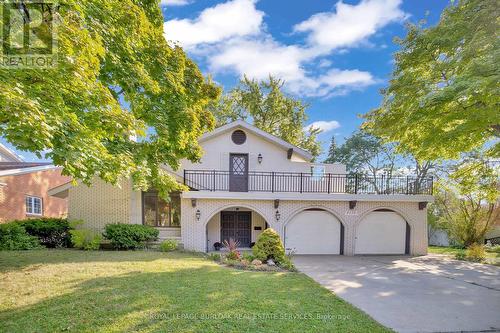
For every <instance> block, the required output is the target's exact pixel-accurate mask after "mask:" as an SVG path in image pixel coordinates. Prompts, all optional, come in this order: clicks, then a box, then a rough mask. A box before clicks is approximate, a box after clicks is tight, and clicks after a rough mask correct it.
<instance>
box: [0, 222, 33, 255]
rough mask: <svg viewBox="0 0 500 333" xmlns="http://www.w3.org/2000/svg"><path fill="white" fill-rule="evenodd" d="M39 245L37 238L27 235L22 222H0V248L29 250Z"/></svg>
mask: <svg viewBox="0 0 500 333" xmlns="http://www.w3.org/2000/svg"><path fill="white" fill-rule="evenodd" d="M40 247H41V246H40V241H39V240H38V238H37V237H35V236H31V235H28V234H27V233H26V229H24V227H23V226H22V224H20V223H6V224H0V250H31V249H37V248H40Z"/></svg>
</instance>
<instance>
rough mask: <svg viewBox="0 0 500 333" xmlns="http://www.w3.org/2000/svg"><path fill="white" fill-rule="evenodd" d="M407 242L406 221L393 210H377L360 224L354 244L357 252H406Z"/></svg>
mask: <svg viewBox="0 0 500 333" xmlns="http://www.w3.org/2000/svg"><path fill="white" fill-rule="evenodd" d="M408 237H409V235H408ZM408 240H409V239H408ZM406 243H407V225H406V221H405V220H404V219H403V218H402V217H401V216H400V215H398V214H396V213H394V212H392V211H375V212H372V213H370V214H368V215H367V216H366V217H364V218H363V220H362V221H361V222H360V223H359V224H358V228H357V230H356V241H355V245H354V246H355V253H356V254H404V253H405V252H406V250H407V246H408V245H407V244H406Z"/></svg>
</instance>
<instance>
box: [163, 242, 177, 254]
mask: <svg viewBox="0 0 500 333" xmlns="http://www.w3.org/2000/svg"><path fill="white" fill-rule="evenodd" d="M175 249H177V242H176V241H175V240H173V239H167V240H166V241H163V242H161V244H160V251H161V252H170V251H173V250H175Z"/></svg>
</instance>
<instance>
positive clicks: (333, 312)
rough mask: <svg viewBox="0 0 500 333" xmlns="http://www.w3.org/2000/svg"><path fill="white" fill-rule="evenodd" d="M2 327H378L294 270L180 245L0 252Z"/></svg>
mask: <svg viewBox="0 0 500 333" xmlns="http://www.w3.org/2000/svg"><path fill="white" fill-rule="evenodd" d="M0 286H1V288H0V331H1V332H35V331H36V332H54V331H70V332H124V331H136V332H137V331H138V332H160V331H161V332H333V331H343V332H386V331H388V330H387V329H385V328H384V327H382V326H381V325H379V324H378V323H377V322H375V321H374V320H372V319H371V318H370V317H368V316H367V315H366V314H364V313H363V312H361V311H360V310H358V309H356V308H354V307H353V306H351V305H350V304H348V303H346V302H344V301H342V300H341V299H339V298H338V297H336V296H335V295H333V294H332V293H330V292H329V291H328V290H326V289H324V288H322V287H321V286H319V285H318V284H317V283H315V282H314V281H312V280H311V279H309V278H308V277H307V276H305V275H303V274H300V273H281V272H280V273H268V272H250V271H238V270H235V269H231V268H226V267H222V266H220V265H218V264H216V263H213V262H210V261H208V260H206V259H204V258H203V257H201V256H199V255H195V254H187V253H169V254H165V253H161V252H152V251H128V252H123V251H98V252H84V251H76V250H36V251H22V252H21V251H16V252H14V251H12V252H0Z"/></svg>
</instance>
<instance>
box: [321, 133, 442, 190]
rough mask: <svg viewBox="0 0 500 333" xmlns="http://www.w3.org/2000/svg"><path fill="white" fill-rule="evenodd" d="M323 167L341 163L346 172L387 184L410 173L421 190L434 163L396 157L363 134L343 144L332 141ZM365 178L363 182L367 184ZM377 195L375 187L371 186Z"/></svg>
mask: <svg viewBox="0 0 500 333" xmlns="http://www.w3.org/2000/svg"><path fill="white" fill-rule="evenodd" d="M324 162H325V163H342V164H344V165H345V166H346V169H347V172H349V173H358V174H364V175H368V176H370V177H377V176H381V175H384V179H386V181H387V182H390V180H391V178H393V177H394V176H398V175H406V174H408V173H411V175H412V176H414V177H415V180H414V182H415V186H419V187H420V186H421V185H422V183H423V182H425V181H426V179H427V177H428V176H429V175H430V174H431V173H432V172H433V170H434V168H435V166H436V163H433V162H431V161H423V162H420V161H418V160H416V159H415V158H414V157H413V156H409V155H402V154H398V153H397V152H396V149H395V145H394V144H387V143H384V142H383V141H382V140H381V139H379V138H377V137H375V136H373V135H371V134H370V133H367V132H366V131H364V130H359V131H356V132H354V133H353V134H352V135H351V136H349V137H347V138H346V140H345V142H344V143H343V144H341V145H338V144H337V143H336V142H335V139H334V137H332V141H331V143H330V147H329V149H328V155H327V157H326V159H325V161H324ZM370 179H375V178H369V179H367V181H371V180H370ZM373 185H374V188H375V190H376V191H377V192H378V191H379V188H378V186H379V184H378V183H377V182H374V183H373Z"/></svg>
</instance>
